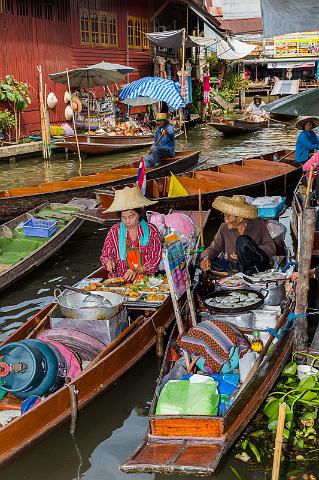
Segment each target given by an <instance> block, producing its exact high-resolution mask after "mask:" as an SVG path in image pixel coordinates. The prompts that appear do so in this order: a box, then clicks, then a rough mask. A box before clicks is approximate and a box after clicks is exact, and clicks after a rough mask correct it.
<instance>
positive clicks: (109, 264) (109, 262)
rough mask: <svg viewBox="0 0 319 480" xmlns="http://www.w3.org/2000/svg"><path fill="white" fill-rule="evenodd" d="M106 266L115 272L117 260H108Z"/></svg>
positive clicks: (108, 269) (109, 270)
mask: <svg viewBox="0 0 319 480" xmlns="http://www.w3.org/2000/svg"><path fill="white" fill-rule="evenodd" d="M104 266H105V268H106V270H107V271H108V272H113V270H114V268H115V262H114V261H113V260H107V261H106V263H105V265H104Z"/></svg>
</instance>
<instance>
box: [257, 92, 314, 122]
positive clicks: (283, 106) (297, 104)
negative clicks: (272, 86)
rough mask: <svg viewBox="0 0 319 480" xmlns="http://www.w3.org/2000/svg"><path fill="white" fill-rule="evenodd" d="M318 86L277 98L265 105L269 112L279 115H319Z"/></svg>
mask: <svg viewBox="0 0 319 480" xmlns="http://www.w3.org/2000/svg"><path fill="white" fill-rule="evenodd" d="M318 105H319V88H312V89H310V90H306V91H304V92H301V93H298V94H297V95H289V96H288V97H284V98H279V99H278V100H275V101H274V102H272V103H269V104H268V105H266V106H265V107H263V108H264V109H265V110H267V111H268V112H271V113H278V114H281V115H294V116H298V115H307V116H308V115H309V116H319V106H318Z"/></svg>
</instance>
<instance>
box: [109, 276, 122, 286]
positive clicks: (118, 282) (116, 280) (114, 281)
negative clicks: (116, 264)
mask: <svg viewBox="0 0 319 480" xmlns="http://www.w3.org/2000/svg"><path fill="white" fill-rule="evenodd" d="M124 284H125V280H124V278H123V277H114V278H108V279H107V280H105V282H104V285H110V286H113V287H115V286H117V287H119V286H120V285H124Z"/></svg>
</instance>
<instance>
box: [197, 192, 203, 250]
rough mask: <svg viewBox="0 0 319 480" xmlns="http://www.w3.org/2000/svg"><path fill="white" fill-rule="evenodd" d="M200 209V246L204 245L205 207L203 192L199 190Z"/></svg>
mask: <svg viewBox="0 0 319 480" xmlns="http://www.w3.org/2000/svg"><path fill="white" fill-rule="evenodd" d="M198 209H199V230H200V246H201V247H203V246H204V229H203V208H202V193H201V191H200V189H199V190H198Z"/></svg>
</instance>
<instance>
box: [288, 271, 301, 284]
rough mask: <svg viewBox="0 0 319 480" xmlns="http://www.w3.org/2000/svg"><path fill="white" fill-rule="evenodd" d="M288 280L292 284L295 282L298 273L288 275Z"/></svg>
mask: <svg viewBox="0 0 319 480" xmlns="http://www.w3.org/2000/svg"><path fill="white" fill-rule="evenodd" d="M289 278H290V280H291V281H292V282H296V281H297V280H298V278H299V273H298V272H292V274H291V275H290V277H289Z"/></svg>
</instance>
